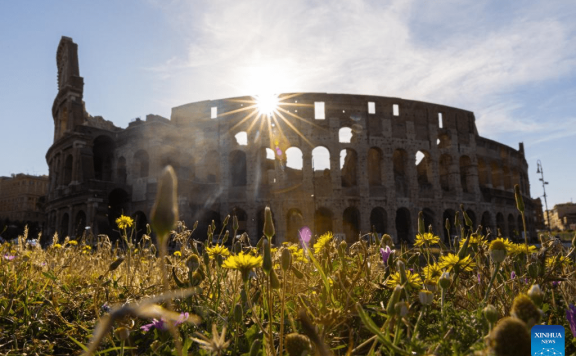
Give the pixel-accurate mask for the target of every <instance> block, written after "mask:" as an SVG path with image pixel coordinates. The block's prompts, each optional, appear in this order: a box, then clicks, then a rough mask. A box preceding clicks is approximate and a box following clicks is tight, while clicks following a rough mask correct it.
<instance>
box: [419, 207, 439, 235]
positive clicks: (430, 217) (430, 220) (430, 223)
mask: <svg viewBox="0 0 576 356" xmlns="http://www.w3.org/2000/svg"><path fill="white" fill-rule="evenodd" d="M422 215H423V216H424V229H426V232H428V231H429V229H430V227H432V229H434V222H435V220H436V214H434V211H433V210H432V209H430V208H424V209H423V210H422ZM432 232H433V230H432Z"/></svg>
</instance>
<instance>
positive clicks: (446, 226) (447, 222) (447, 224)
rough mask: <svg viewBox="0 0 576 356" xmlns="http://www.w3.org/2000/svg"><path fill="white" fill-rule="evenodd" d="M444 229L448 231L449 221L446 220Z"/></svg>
mask: <svg viewBox="0 0 576 356" xmlns="http://www.w3.org/2000/svg"><path fill="white" fill-rule="evenodd" d="M444 228H445V229H446V230H448V231H450V219H448V218H446V223H445V224H444Z"/></svg>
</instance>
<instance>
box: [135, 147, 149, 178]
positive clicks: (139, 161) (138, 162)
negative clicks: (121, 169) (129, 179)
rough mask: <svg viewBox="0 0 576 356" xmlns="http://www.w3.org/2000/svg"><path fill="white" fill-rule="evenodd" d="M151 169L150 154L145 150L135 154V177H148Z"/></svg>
mask: <svg viewBox="0 0 576 356" xmlns="http://www.w3.org/2000/svg"><path fill="white" fill-rule="evenodd" d="M149 167H150V158H149V157H148V152H146V151H144V150H138V151H137V152H136V153H135V154H134V175H135V176H136V178H146V177H148V170H149Z"/></svg>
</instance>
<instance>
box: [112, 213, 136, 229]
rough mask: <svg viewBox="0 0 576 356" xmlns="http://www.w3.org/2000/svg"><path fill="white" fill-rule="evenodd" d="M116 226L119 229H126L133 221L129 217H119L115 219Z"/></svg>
mask: <svg viewBox="0 0 576 356" xmlns="http://www.w3.org/2000/svg"><path fill="white" fill-rule="evenodd" d="M116 225H118V228H119V229H122V230H124V229H127V228H129V227H132V225H134V220H132V218H131V217H129V216H126V215H121V216H120V217H119V218H118V219H116Z"/></svg>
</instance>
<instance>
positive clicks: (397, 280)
mask: <svg viewBox="0 0 576 356" xmlns="http://www.w3.org/2000/svg"><path fill="white" fill-rule="evenodd" d="M406 278H407V281H406V285H408V286H410V287H412V288H418V289H420V288H422V278H420V276H419V275H418V274H417V273H412V271H410V270H407V271H406ZM401 281H402V277H400V272H396V273H394V274H391V275H390V277H388V281H387V282H386V285H387V286H388V287H390V288H395V287H396V286H399V285H402V284H401V283H402V282H401Z"/></svg>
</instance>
